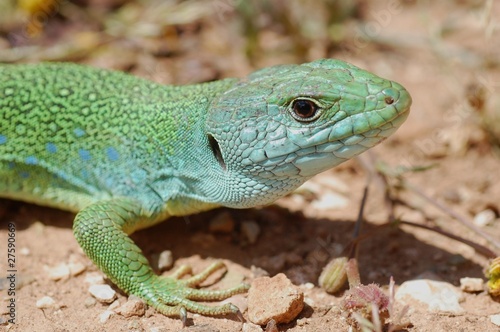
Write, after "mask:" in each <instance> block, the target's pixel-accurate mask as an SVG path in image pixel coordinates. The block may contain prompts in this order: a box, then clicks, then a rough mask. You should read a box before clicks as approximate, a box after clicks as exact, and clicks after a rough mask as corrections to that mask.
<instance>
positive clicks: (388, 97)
mask: <svg viewBox="0 0 500 332" xmlns="http://www.w3.org/2000/svg"><path fill="white" fill-rule="evenodd" d="M384 101H385V103H386V104H387V105H392V104H394V98H393V97H391V96H387V97H385V99H384Z"/></svg>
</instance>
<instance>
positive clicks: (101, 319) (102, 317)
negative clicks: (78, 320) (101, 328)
mask: <svg viewBox="0 0 500 332" xmlns="http://www.w3.org/2000/svg"><path fill="white" fill-rule="evenodd" d="M114 314H115V312H114V311H111V310H106V311H104V312H103V313H102V314H100V315H99V322H101V323H102V324H104V323H106V322H107V321H108V320H109V318H110V317H111V316H113V315H114Z"/></svg>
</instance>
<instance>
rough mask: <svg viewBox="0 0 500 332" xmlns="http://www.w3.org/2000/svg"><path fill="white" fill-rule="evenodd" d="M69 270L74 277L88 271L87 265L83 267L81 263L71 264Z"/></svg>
mask: <svg viewBox="0 0 500 332" xmlns="http://www.w3.org/2000/svg"><path fill="white" fill-rule="evenodd" d="M68 268H69V272H70V274H71V275H72V276H77V275H79V274H82V273H83V272H84V271H85V269H86V267H85V265H83V264H82V263H80V262H75V263H69V264H68Z"/></svg>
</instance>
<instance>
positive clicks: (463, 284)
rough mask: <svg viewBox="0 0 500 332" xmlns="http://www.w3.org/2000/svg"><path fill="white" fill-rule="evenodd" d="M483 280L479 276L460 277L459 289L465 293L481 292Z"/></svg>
mask: <svg viewBox="0 0 500 332" xmlns="http://www.w3.org/2000/svg"><path fill="white" fill-rule="evenodd" d="M483 284H484V281H483V279H481V278H461V279H460V289H461V290H463V291H464V292H467V293H476V292H482V291H483V290H484V286H483Z"/></svg>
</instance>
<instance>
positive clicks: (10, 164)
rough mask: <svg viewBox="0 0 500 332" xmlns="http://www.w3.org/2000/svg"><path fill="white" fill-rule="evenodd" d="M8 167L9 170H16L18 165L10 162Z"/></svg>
mask: <svg viewBox="0 0 500 332" xmlns="http://www.w3.org/2000/svg"><path fill="white" fill-rule="evenodd" d="M7 167H8V168H9V169H14V167H16V164H15V163H14V162H13V161H9V163H8V164H7Z"/></svg>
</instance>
